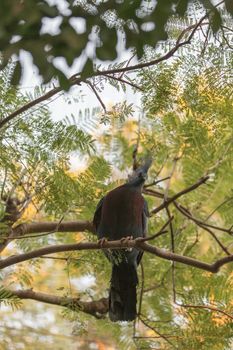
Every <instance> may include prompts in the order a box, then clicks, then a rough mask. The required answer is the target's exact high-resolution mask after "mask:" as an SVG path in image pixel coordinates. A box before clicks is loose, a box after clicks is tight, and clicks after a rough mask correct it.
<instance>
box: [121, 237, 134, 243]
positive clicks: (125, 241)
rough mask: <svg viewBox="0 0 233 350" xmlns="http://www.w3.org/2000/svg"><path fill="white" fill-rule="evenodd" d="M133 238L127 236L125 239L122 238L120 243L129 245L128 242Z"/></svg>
mask: <svg viewBox="0 0 233 350" xmlns="http://www.w3.org/2000/svg"><path fill="white" fill-rule="evenodd" d="M133 239H134V238H133V236H127V237H122V238H121V239H120V241H121V243H129V242H130V241H132V240H133Z"/></svg>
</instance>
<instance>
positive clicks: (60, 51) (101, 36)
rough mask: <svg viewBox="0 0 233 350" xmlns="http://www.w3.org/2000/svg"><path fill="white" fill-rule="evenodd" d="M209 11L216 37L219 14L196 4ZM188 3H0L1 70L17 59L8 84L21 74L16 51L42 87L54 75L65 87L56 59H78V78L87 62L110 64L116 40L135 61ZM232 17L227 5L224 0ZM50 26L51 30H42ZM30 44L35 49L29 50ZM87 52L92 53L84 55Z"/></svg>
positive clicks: (171, 0) (184, 0) (227, 0)
mask: <svg viewBox="0 0 233 350" xmlns="http://www.w3.org/2000/svg"><path fill="white" fill-rule="evenodd" d="M200 2H201V4H202V5H203V7H204V8H205V9H206V10H208V11H209V10H211V16H210V18H211V25H212V28H213V30H214V31H215V32H216V31H217V30H218V29H219V28H220V24H221V21H222V19H221V14H222V12H221V10H219V9H216V8H215V7H214V6H213V4H212V2H211V1H210V0H208V1H206V0H200ZM189 3H195V1H194V0H182V1H178V0H168V1H163V0H159V1H157V2H156V4H155V3H154V1H151V0H147V1H141V0H140V1H118V0H117V1H112V0H108V1H86V0H85V1H83V0H82V1H81V0H80V1H73V0H72V1H67V0H64V1H62V2H58V1H57V2H55V4H54V3H53V4H50V3H49V2H47V1H45V0H40V1H39V2H38V1H35V0H24V1H18V0H14V1H7V0H2V2H1V9H2V11H1V15H0V23H1V25H0V26H1V27H0V33H1V35H0V46H1V50H3V52H4V56H3V65H5V64H6V63H7V62H8V60H9V59H10V57H12V55H14V57H17V59H18V60H17V64H16V66H15V69H14V73H13V75H12V82H13V83H14V84H17V83H18V82H19V80H20V77H21V75H22V58H21V56H20V53H21V51H22V50H24V51H27V52H29V53H30V54H31V55H32V58H33V62H34V64H35V65H36V66H37V68H38V69H39V73H40V75H41V76H42V77H43V80H44V82H48V81H50V80H51V79H52V78H53V77H54V76H58V79H59V82H60V84H61V85H62V86H63V87H64V88H66V89H67V88H68V86H69V84H68V81H67V78H66V76H65V74H64V72H62V70H61V69H59V68H57V65H56V60H57V58H58V57H63V58H64V59H65V61H66V63H67V65H68V66H71V65H72V64H73V62H74V60H75V59H76V58H79V57H82V58H84V56H85V60H84V64H85V67H84V70H83V72H82V74H83V76H87V75H91V73H92V72H93V63H94V62H93V57H96V58H97V59H100V60H111V61H113V60H114V59H115V58H116V57H117V55H118V52H117V45H118V44H119V43H120V42H121V40H120V38H122V35H123V37H124V40H125V48H135V50H136V53H137V55H138V57H139V58H140V57H141V56H142V55H143V49H144V47H145V46H146V45H150V46H152V47H155V45H156V43H157V42H158V41H160V40H166V39H167V27H166V25H167V22H168V21H169V20H170V18H171V17H172V15H177V16H184V15H185V13H186V11H187V8H188V5H189ZM225 6H226V9H227V11H228V12H229V13H230V14H231V15H232V14H233V7H232V3H231V0H225ZM50 26H52V28H53V30H52V31H50V30H49V29H48V28H49V27H50ZM35 41H36V45H35ZM90 44H91V46H92V47H93V54H92V55H90V53H89V52H88V50H87V47H88V46H90Z"/></svg>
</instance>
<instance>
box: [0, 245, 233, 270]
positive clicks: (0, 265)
mask: <svg viewBox="0 0 233 350" xmlns="http://www.w3.org/2000/svg"><path fill="white" fill-rule="evenodd" d="M127 248H137V249H139V250H142V251H145V252H148V253H150V254H153V255H156V256H158V257H160V258H163V259H165V260H169V261H176V262H179V263H182V264H185V265H188V266H193V267H196V268H198V269H202V270H205V271H209V272H212V273H216V272H218V270H219V269H220V267H222V266H223V265H225V264H228V263H230V262H233V255H230V256H226V257H224V258H221V259H219V260H217V261H216V262H214V263H213V264H208V263H205V262H202V261H199V260H196V259H193V258H190V257H187V256H183V255H179V254H175V253H172V252H170V251H167V250H165V249H160V248H157V247H155V246H152V245H149V244H148V243H145V242H140V241H138V240H132V241H122V240H118V241H108V242H106V243H104V244H103V246H100V245H99V244H98V243H96V242H86V243H77V244H61V245H53V246H48V247H44V248H40V249H37V250H33V251H31V252H28V253H24V254H18V255H12V256H10V257H9V258H6V259H4V260H1V261H0V269H4V268H5V267H9V266H12V265H15V264H18V263H20V262H23V261H27V260H30V259H35V258H39V257H40V256H43V255H49V254H52V253H59V252H68V251H80V250H100V249H103V250H104V249H127Z"/></svg>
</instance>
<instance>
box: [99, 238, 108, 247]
mask: <svg viewBox="0 0 233 350" xmlns="http://www.w3.org/2000/svg"><path fill="white" fill-rule="evenodd" d="M107 242H108V240H107V238H105V237H103V238H100V239H99V240H98V244H99V245H100V246H101V247H103V246H104V244H105V243H107Z"/></svg>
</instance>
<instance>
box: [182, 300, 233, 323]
mask: <svg viewBox="0 0 233 350" xmlns="http://www.w3.org/2000/svg"><path fill="white" fill-rule="evenodd" d="M175 304H176V305H177V306H180V307H183V308H189V309H205V310H210V311H213V312H218V313H220V314H223V315H225V316H227V317H228V318H230V319H231V320H233V315H230V314H229V313H227V312H226V311H223V310H221V309H218V308H216V307H213V306H210V305H192V304H180V303H177V302H176V303H175Z"/></svg>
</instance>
